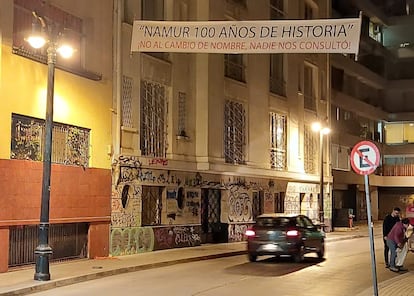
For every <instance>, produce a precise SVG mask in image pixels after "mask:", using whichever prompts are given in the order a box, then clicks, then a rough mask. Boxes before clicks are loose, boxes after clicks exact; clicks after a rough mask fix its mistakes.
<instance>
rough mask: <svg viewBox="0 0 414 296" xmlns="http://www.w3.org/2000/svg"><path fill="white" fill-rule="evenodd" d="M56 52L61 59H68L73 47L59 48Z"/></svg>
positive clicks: (64, 46) (71, 54) (65, 45)
mask: <svg viewBox="0 0 414 296" xmlns="http://www.w3.org/2000/svg"><path fill="white" fill-rule="evenodd" d="M57 52H58V53H59V54H60V56H61V57H62V58H65V59H68V58H70V57H72V56H73V52H74V50H73V47H72V46H70V45H67V44H64V45H62V46H59V48H58V49H57Z"/></svg>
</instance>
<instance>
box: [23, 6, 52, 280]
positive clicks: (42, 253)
mask: <svg viewBox="0 0 414 296" xmlns="http://www.w3.org/2000/svg"><path fill="white" fill-rule="evenodd" d="M33 16H34V21H35V22H36V23H35V24H34V26H33V28H36V27H38V25H39V24H40V25H41V32H40V34H36V35H33V36H30V37H29V38H28V39H27V41H28V42H29V44H30V45H31V46H32V47H34V48H41V47H42V46H44V45H45V44H47V66H48V70H47V95H46V117H45V143H44V149H43V177H42V199H41V205H40V223H39V238H38V239H39V245H38V246H37V247H36V249H35V255H36V272H35V274H34V279H35V280H38V281H48V280H50V273H49V257H50V255H51V254H52V248H51V247H50V246H49V205H50V175H51V160H52V132H53V95H54V86H55V64H56V56H57V52H59V51H60V50H59V49H58V47H57V36H58V34H56V33H55V32H54V31H53V28H52V27H51V26H48V25H47V23H46V21H45V19H44V18H42V17H41V16H38V15H37V14H36V13H35V12H33ZM36 25H37V26H36ZM46 32H47V33H48V34H47V36H44V35H45V33H46ZM33 33H39V32H33Z"/></svg>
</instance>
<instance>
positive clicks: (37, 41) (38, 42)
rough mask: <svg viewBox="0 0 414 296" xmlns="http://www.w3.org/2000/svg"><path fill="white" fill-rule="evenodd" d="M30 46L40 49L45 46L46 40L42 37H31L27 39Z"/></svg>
mask: <svg viewBox="0 0 414 296" xmlns="http://www.w3.org/2000/svg"><path fill="white" fill-rule="evenodd" d="M27 42H29V44H30V46H31V47H33V48H36V49H39V48H42V47H43V46H45V44H46V39H45V38H44V37H43V36H42V35H33V36H29V37H28V38H27Z"/></svg>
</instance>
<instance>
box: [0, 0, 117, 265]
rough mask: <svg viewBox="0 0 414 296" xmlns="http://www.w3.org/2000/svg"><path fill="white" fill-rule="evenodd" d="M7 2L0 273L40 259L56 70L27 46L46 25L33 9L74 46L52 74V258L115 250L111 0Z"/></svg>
mask: <svg viewBox="0 0 414 296" xmlns="http://www.w3.org/2000/svg"><path fill="white" fill-rule="evenodd" d="M0 7H1V11H2V14H1V18H0V22H1V52H0V73H1V75H0V79H1V83H0V92H1V94H2V107H1V108H0V110H1V111H0V122H1V124H0V137H1V143H2V144H1V145H0V184H1V188H2V193H1V195H0V196H1V197H0V198H1V200H2V207H1V209H0V245H1V248H2V252H1V254H0V271H1V272H4V271H7V270H8V268H10V267H14V266H19V265H24V264H31V263H33V262H34V261H35V255H34V249H35V248H36V246H37V245H38V225H39V217H40V207H41V191H42V190H41V188H42V183H43V182H44V181H43V180H42V160H43V149H44V146H45V140H44V134H45V110H46V92H47V86H48V80H47V79H48V67H47V66H46V65H45V64H46V61H47V60H46V50H45V49H36V50H35V49H33V48H31V47H30V46H29V44H28V43H27V42H26V40H27V38H28V36H29V34H31V33H33V31H32V24H38V25H40V26H39V27H41V25H42V24H41V23H39V20H40V19H39V18H35V17H34V15H33V12H36V15H37V16H39V17H41V19H42V20H43V21H44V22H45V23H44V26H45V27H44V29H45V30H44V32H43V33H45V34H47V37H52V36H54V35H55V34H58V33H63V32H64V33H65V34H64V35H65V36H61V34H59V36H60V37H62V39H61V40H59V41H58V42H61V41H63V38H69V39H70V40H71V41H70V42H71V43H72V44H73V45H74V47H75V49H76V51H75V54H74V55H73V57H72V58H71V59H70V60H68V61H64V60H63V59H61V58H60V57H58V58H57V63H56V71H55V76H54V118H53V121H54V124H53V132H52V139H53V140H52V162H53V164H52V169H51V186H50V228H49V244H50V246H51V247H52V249H53V254H52V256H51V258H52V260H64V259H67V258H86V257H89V258H94V257H96V256H107V255H108V253H109V229H110V210H111V206H110V205H111V200H110V198H111V190H110V188H111V170H110V169H111V157H110V154H109V153H108V152H109V151H108V150H109V147H111V144H112V142H111V141H112V139H111V132H110V131H111V114H112V113H111V112H112V111H111V108H112V66H111V62H112V41H111V34H108V32H111V30H112V21H111V20H112V8H113V6H112V3H111V2H109V1H103V2H102V1H99V0H98V1H88V2H87V3H86V2H85V1H78V0H75V1H70V2H68V1H61V0H56V1H39V0H30V1H21V0H15V1H13V0H6V1H1V4H0ZM91 7H93V9H91ZM107 20H109V21H107ZM33 28H34V27H33ZM49 29H50V30H49ZM50 40H51V39H50Z"/></svg>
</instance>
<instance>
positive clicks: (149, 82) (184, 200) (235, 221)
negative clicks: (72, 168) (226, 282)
mask: <svg viewBox="0 0 414 296" xmlns="http://www.w3.org/2000/svg"><path fill="white" fill-rule="evenodd" d="M115 4H116V13H115V17H114V19H116V20H117V22H116V23H115V25H114V27H115V33H114V36H115V39H116V42H115V44H116V46H115V49H114V51H115V56H116V59H117V64H116V73H117V76H116V77H115V78H114V81H116V84H115V85H116V87H115V89H116V91H115V92H116V95H115V98H116V102H117V105H116V112H114V116H113V122H115V124H114V125H113V126H114V128H115V129H114V133H113V139H114V155H113V163H112V165H113V179H112V180H113V183H112V214H111V238H110V253H111V254H112V255H122V254H134V253H139V252H145V251H151V250H160V249H165V248H174V247H184V246H194V245H199V244H201V243H205V242H232V241H241V240H242V239H243V235H244V231H245V229H246V228H247V227H248V226H249V224H251V223H253V222H254V220H255V218H256V216H257V215H259V214H262V213H269V212H286V213H304V214H307V215H309V216H310V217H311V218H312V219H313V220H314V221H315V222H317V223H320V222H321V220H322V221H324V223H325V224H326V226H327V229H328V231H329V230H330V229H331V227H332V220H331V218H332V211H331V209H332V204H331V194H330V192H331V189H332V177H331V174H330V169H329V167H330V166H329V162H330V157H329V156H330V154H329V153H328V152H329V142H328V141H326V142H325V145H324V146H325V147H324V150H325V152H326V153H325V156H326V158H325V159H324V160H323V162H322V163H323V164H324V165H325V166H326V169H325V173H326V176H325V182H324V192H325V194H324V198H323V202H322V201H321V196H320V175H319V172H320V164H321V160H320V159H319V157H318V155H319V154H318V151H319V145H321V144H322V143H323V141H322V143H320V134H319V133H315V132H313V131H312V130H311V124H312V123H313V122H315V121H320V122H321V121H322V122H323V123H324V124H326V125H328V124H329V120H330V119H329V117H330V111H329V110H330V92H329V88H328V83H329V71H330V69H329V66H328V65H329V64H328V60H329V59H328V56H327V55H326V54H272V55H269V54H249V55H241V54H183V53H168V52H165V53H136V52H133V53H131V52H130V43H131V35H132V24H133V21H134V20H140V19H143V20H166V21H214V20H272V19H273V20H276V19H283V18H290V19H297V18H299V19H300V18H302V19H306V18H309V19H311V18H326V17H327V16H328V15H329V12H330V7H329V6H328V2H327V1H259V2H258V1H249V0H247V1H236V0H223V1H222V0H210V1H204V0H203V1H186V0H182V1H162V0H156V1H154V0H151V1H147V0H142V1H115ZM322 205H323V209H322ZM321 215H323V216H324V219H321Z"/></svg>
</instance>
